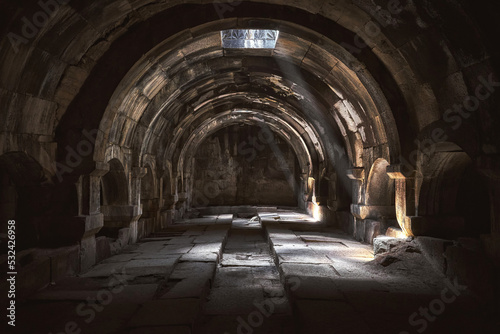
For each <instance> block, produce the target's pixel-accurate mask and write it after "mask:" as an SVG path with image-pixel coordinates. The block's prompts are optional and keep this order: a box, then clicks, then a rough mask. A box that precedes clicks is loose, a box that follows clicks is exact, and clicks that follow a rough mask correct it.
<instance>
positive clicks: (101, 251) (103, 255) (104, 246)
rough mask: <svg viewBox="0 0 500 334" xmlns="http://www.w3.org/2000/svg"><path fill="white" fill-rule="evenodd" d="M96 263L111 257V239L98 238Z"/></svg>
mask: <svg viewBox="0 0 500 334" xmlns="http://www.w3.org/2000/svg"><path fill="white" fill-rule="evenodd" d="M95 241H96V262H97V263H99V262H101V261H103V260H104V259H107V258H108V257H110V256H111V246H110V243H109V239H108V238H107V237H105V236H102V237H98V238H96V240H95Z"/></svg>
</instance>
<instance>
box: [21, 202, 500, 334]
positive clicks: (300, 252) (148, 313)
mask: <svg viewBox="0 0 500 334" xmlns="http://www.w3.org/2000/svg"><path fill="white" fill-rule="evenodd" d="M403 252H404V256H402V257H401V256H400V257H399V261H398V259H396V260H394V258H392V257H389V258H387V256H386V257H384V256H382V257H379V258H378V259H377V260H374V256H373V249H372V246H371V245H365V244H361V243H359V242H356V241H354V240H352V239H351V238H350V237H348V236H347V235H345V234H344V233H341V232H339V231H336V230H333V229H330V228H326V227H322V226H318V225H317V223H315V222H314V220H313V219H312V218H311V217H309V216H306V215H303V214H299V213H293V212H288V211H277V212H267V213H266V212H262V213H259V216H258V217H257V216H255V217H252V215H244V214H243V215H239V216H238V215H234V216H233V215H231V214H229V215H228V214H226V215H215V216H207V217H203V218H197V219H191V220H186V221H183V222H181V223H180V224H176V225H175V226H173V227H171V228H169V229H168V230H166V231H164V232H162V233H158V234H156V235H153V236H151V237H149V238H147V239H143V240H142V241H141V242H140V243H138V244H135V245H131V246H128V247H127V248H126V249H124V251H123V252H121V253H120V254H118V255H115V256H113V257H111V258H108V259H106V260H105V261H103V262H102V263H100V264H98V265H96V266H95V267H93V268H92V269H91V270H90V271H88V272H86V273H84V274H82V275H80V276H79V277H71V278H67V279H65V280H64V281H61V282H58V283H57V284H56V285H54V286H50V287H48V288H46V289H44V290H42V291H40V292H39V293H37V294H36V295H34V296H33V297H32V298H30V299H29V300H27V301H26V302H25V303H23V304H22V305H19V308H18V326H17V327H16V332H17V333H33V334H36V333H53V334H56V333H98V334H100V333H103V334H104V333H117V334H122V333H123V334H125V333H130V334H136V333H137V334H138V333H162V334H164V333H167V334H181V333H182V334H188V333H194V334H198V333H200V334H202V333H203V334H205V333H206V334H232V333H245V334H249V333H269V334H271V333H272V334H278V333H283V334H285V333H349V334H350V333H352V334H358V333H360V334H361V333H363V334H364V333H377V334H378V333H380V334H387V333H397V334H404V333H424V332H425V333H440V334H442V333H498V327H496V328H495V327H494V325H493V323H492V321H486V320H485V319H487V318H488V317H489V316H491V314H490V313H489V312H490V311H488V310H487V309H486V308H485V307H484V305H483V303H482V302H481V300H479V299H478V298H477V297H476V296H475V295H474V294H473V293H472V292H471V291H469V290H468V289H467V287H463V286H460V285H456V284H455V283H454V282H452V281H449V280H446V279H445V277H443V276H441V275H439V274H437V273H436V272H434V271H433V270H432V268H431V266H430V265H429V264H428V263H427V262H426V261H425V259H424V257H423V256H422V254H420V252H419V251H418V249H415V248H413V247H407V248H406V249H405V250H404V251H403ZM28 319H29V320H28Z"/></svg>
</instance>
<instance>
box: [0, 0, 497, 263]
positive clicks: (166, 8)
mask: <svg viewBox="0 0 500 334" xmlns="http://www.w3.org/2000/svg"><path fill="white" fill-rule="evenodd" d="M396 2H397V1H396ZM396 2H394V1H393V2H391V3H392V5H389V4H387V5H384V7H387V8H385V9H384V8H382V9H381V8H380V6H378V5H377V4H375V3H370V2H357V1H356V2H355V1H348V0H341V1H336V2H333V3H332V2H328V1H319V0H318V1H307V2H303V3H295V2H294V3H293V4H287V5H283V4H281V3H279V2H276V1H274V0H261V1H258V2H253V1H252V2H248V1H243V2H242V3H241V4H238V5H237V6H234V7H233V10H232V11H228V12H224V13H223V14H221V12H220V10H217V8H216V7H214V5H213V3H212V1H209V0H197V1H192V2H190V4H177V3H175V2H154V1H149V0H144V1H134V2H131V1H108V2H106V3H99V4H96V5H95V6H90V5H85V4H83V5H81V6H80V5H75V4H72V3H68V4H65V5H60V6H58V9H57V11H55V12H54V13H53V15H52V16H51V19H50V24H49V25H47V26H45V27H43V29H40V31H39V34H38V35H37V37H36V38H35V39H34V40H32V41H31V42H30V43H26V44H24V43H21V44H16V48H15V49H16V50H17V51H15V50H14V49H13V48H12V45H10V43H11V41H12V40H11V39H10V38H9V37H5V38H4V39H3V40H2V44H1V45H2V47H1V50H2V51H1V52H0V59H1V60H2V62H1V65H0V67H1V73H2V75H1V76H0V79H1V80H0V101H2V103H3V104H4V105H6V106H8V107H6V108H5V109H4V111H2V119H3V120H5V122H4V124H3V127H2V132H1V133H0V143H1V144H0V153H1V154H3V155H2V156H1V158H0V159H4V160H0V161H16V160H18V159H20V160H19V161H24V162H23V164H25V165H26V166H33V164H32V163H29V162H27V161H28V159H31V160H34V161H36V162H37V164H38V167H37V168H34V167H33V170H36V171H37V173H39V170H41V171H43V175H45V179H44V181H40V182H39V183H38V184H37V186H36V187H37V189H38V188H41V189H45V188H44V187H46V188H47V189H49V190H47V191H49V192H50V193H58V194H61V195H57V196H60V197H64V194H66V195H68V194H69V195H68V196H66V198H65V199H64V200H61V202H64V201H66V202H67V203H71V204H68V205H67V208H71V209H66V208H58V209H53V211H54V212H55V213H54V214H55V215H59V216H60V217H65V218H64V219H63V218H61V219H60V220H61V223H47V224H48V226H49V227H47V229H48V230H51V229H54V228H56V227H57V230H66V228H65V227H62V226H60V225H58V224H63V223H62V221H63V220H65V219H66V220H67V221H72V222H73V223H71V224H72V225H71V226H77V227H78V228H74V229H72V230H74V231H78V233H69V232H68V233H66V234H65V233H62V232H61V233H60V235H71V236H70V237H68V236H67V237H66V238H69V239H67V240H70V239H71V241H72V242H75V241H76V242H79V243H80V245H81V247H82V248H85V249H86V250H87V253H86V254H87V255H85V258H86V259H85V260H84V261H82V263H83V265H82V267H83V268H85V267H88V266H89V265H91V264H92V263H93V262H95V251H96V250H95V237H96V235H97V236H100V235H102V236H106V237H113V238H119V237H121V238H122V239H124V240H126V242H134V241H136V240H137V239H138V238H140V237H142V236H144V235H146V234H147V233H149V232H151V231H153V230H157V229H161V228H163V227H165V226H166V225H167V224H170V223H171V222H172V221H174V220H176V219H180V218H181V217H182V216H183V215H185V214H186V212H188V211H189V210H190V206H191V202H192V196H193V192H192V189H193V187H192V182H193V168H194V165H195V164H194V161H195V157H196V153H197V151H198V148H199V147H200V145H201V144H202V143H203V142H204V141H206V140H207V138H209V137H210V136H211V135H213V134H214V133H216V132H217V131H219V130H220V129H223V128H226V127H228V126H232V125H235V124H246V125H249V126H261V127H263V128H266V129H269V131H271V132H273V133H274V135H275V136H277V137H279V138H281V139H283V140H284V141H285V142H287V143H288V144H289V145H290V147H291V148H292V149H293V152H294V154H295V158H296V160H297V161H298V166H299V168H298V175H297V179H298V180H299V183H300V186H299V187H297V189H298V194H296V195H297V198H298V202H299V206H301V207H303V208H304V209H306V210H308V211H309V212H311V213H318V217H319V218H321V219H323V220H325V221H328V222H329V223H331V224H337V226H349V229H351V232H352V233H353V234H354V235H356V236H357V237H358V238H360V239H363V240H365V241H370V240H371V239H372V238H373V235H371V236H367V233H366V226H368V225H369V224H372V222H377V223H380V222H382V228H381V229H379V231H378V232H377V233H384V230H385V229H387V228H388V227H392V228H395V229H398V228H399V229H401V233H402V234H405V235H421V234H430V235H435V236H444V237H447V236H456V235H460V234H461V233H463V231H469V233H470V234H473V235H479V234H491V233H493V232H495V231H497V230H498V226H497V225H498V222H497V217H498V214H496V213H495V210H494V209H493V206H491V205H490V204H489V203H496V200H495V198H496V197H495V196H497V195H496V194H497V191H496V190H495V189H496V188H493V189H492V188H491V186H488V185H487V183H488V182H487V181H488V180H490V179H496V178H495V175H496V174H495V173H497V169H498V168H496V167H495V158H494V156H495V155H494V154H489V153H488V152H494V151H495V149H492V148H491V147H495V145H496V144H495V143H492V142H482V140H486V139H482V137H481V136H480V135H479V133H481V132H484V131H486V132H487V133H489V137H492V138H493V137H494V135H493V132H494V131H492V129H491V128H489V127H486V126H484V123H486V122H484V119H495V117H494V116H492V112H491V110H493V109H494V106H495V105H496V104H495V103H496V102H497V99H498V97H497V94H496V93H495V92H494V91H493V92H490V93H491V94H490V95H491V96H489V100H488V103H486V104H484V105H483V104H481V105H480V107H478V108H479V112H478V113H477V114H475V115H474V116H473V117H471V118H468V117H467V118H463V119H462V122H461V123H460V124H462V125H463V126H460V127H458V129H455V127H454V126H453V127H452V125H456V123H453V124H450V122H448V119H449V118H447V117H448V116H450V114H449V113H448V112H447V111H448V110H449V109H450V108H453V106H454V105H456V103H463V102H464V101H465V100H466V99H467V98H468V97H470V96H472V95H473V94H476V93H477V91H478V84H479V83H481V84H482V85H483V86H482V88H483V90H484V89H489V88H491V87H492V85H490V86H487V85H486V84H485V80H488V79H487V78H490V79H489V80H490V81H491V80H494V79H491V78H495V77H494V76H493V77H491V76H490V75H494V73H495V71H494V70H492V68H493V66H492V65H491V63H490V61H489V60H488V59H485V58H484V57H483V56H482V54H484V53H487V52H488V50H487V43H484V45H482V44H480V45H478V48H476V49H474V51H471V50H469V51H468V52H465V53H464V45H465V44H466V43H469V42H471V41H470V40H467V41H462V40H456V39H453V40H450V39H448V38H447V32H446V31H445V30H440V29H438V28H435V29H434V28H432V29H431V28H429V27H432V26H434V23H435V22H436V20H437V19H436V17H435V16H433V15H438V16H439V17H441V16H442V17H448V16H447V15H450V14H449V13H455V14H457V13H458V14H457V16H456V17H458V18H463V15H465V14H463V13H462V12H461V11H460V10H459V8H457V7H456V6H455V4H452V3H450V4H448V5H447V6H445V8H441V7H439V8H434V10H429V8H430V7H432V6H433V5H432V4H430V3H429V4H427V3H426V5H425V6H424V5H417V4H412V3H413V2H411V3H410V2H406V3H404V4H403V3H399V2H397V3H396ZM377 6H378V7H377ZM96 8H98V9H99V10H97V9H96ZM36 10H37V9H36V8H35V7H29V6H28V7H27V8H26V9H25V11H21V12H20V13H19V14H18V15H17V16H14V18H13V20H12V22H11V24H10V25H9V29H11V30H12V31H18V30H22V27H19V22H24V21H21V20H20V18H21V17H22V15H28V14H29V15H31V14H33V11H36ZM96 12H99V13H105V14H102V15H95V13H96ZM263 13H265V15H264V14H263ZM436 13H438V14H436ZM29 15H28V16H29ZM454 17H455V16H454ZM16 22H17V23H16ZM463 22H464V20H459V19H457V22H455V23H456V24H457V25H462V24H463ZM467 22H468V25H470V29H472V30H474V31H475V29H477V27H476V26H475V25H474V24H473V23H472V22H470V21H467ZM227 29H273V30H278V31H279V32H280V33H279V39H278V41H277V44H276V48H275V49H273V50H239V51H238V52H236V51H234V50H228V49H224V48H223V47H222V44H221V35H220V32H221V31H222V30H227ZM61 31H64V33H63V34H61V33H60V32H61ZM10 36H12V35H10ZM55 36H57V37H58V38H55ZM476 44H477V41H474V45H476ZM477 52H479V53H480V54H478V53H477ZM478 75H479V76H478ZM481 78H482V79H481ZM485 78H486V79H485ZM493 86H494V85H493ZM480 91H481V90H480ZM481 96H485V95H484V94H482V95H481ZM490 109H491V110H490ZM34 111H36V112H34ZM453 120H455V121H456V118H453ZM472 120H477V121H478V122H475V121H472ZM481 121H482V122H481ZM477 124H483V125H477ZM436 131H441V132H440V134H441V135H440V136H437V137H442V138H444V137H447V140H446V141H444V142H435V143H432V145H433V147H434V150H433V152H431V153H430V154H428V152H427V153H426V151H425V150H423V149H422V146H425V145H424V144H423V143H424V142H423V141H420V140H421V139H422V138H424V139H429V138H434V137H435V136H434V134H435V133H436ZM486 137H488V136H486ZM464 138H467V139H464ZM468 139H470V140H468ZM485 148H490V149H485ZM13 152H14V153H13ZM21 152H22V153H21ZM18 154H21V155H20V156H22V155H23V154H24V155H25V156H26V157H29V158H26V157H24V158H22V159H21V158H16V157H15V155H18ZM492 156H493V157H492ZM31 160H30V161H31ZM408 161H410V162H408ZM9 164H10V163H8V162H5V163H3V162H2V165H1V166H4V167H2V168H3V169H2V170H3V172H2V173H3V174H2V187H3V188H4V189H5V190H4V193H5V194H7V195H5V197H6V198H7V199H5V200H3V199H2V208H5V212H7V213H8V214H9V215H11V214H14V213H13V212H18V211H19V212H22V211H23V210H20V209H18V207H24V208H26V207H30V205H31V204H30V203H32V201H30V200H29V199H28V198H27V197H26V199H22V200H18V198H20V197H19V196H20V195H19V194H18V192H19V191H21V190H20V189H21V188H22V187H23V186H21V185H18V183H19V182H20V181H18V177H17V178H16V176H15V173H14V172H13V171H12V168H11V167H8V166H10V165H9ZM492 166H493V167H492ZM27 168H28V169H32V167H27ZM26 173H29V172H26ZM469 176H470V177H469ZM462 179H463V180H465V181H463V182H461V181H459V180H462ZM42 184H43V185H42ZM493 187H495V186H493ZM13 189H16V190H13ZM44 191H45V190H44ZM471 193H472V194H475V196H467V195H463V194H471ZM40 196H42V197H43V196H44V195H40ZM57 196H56V197H57ZM476 200H477V201H476ZM54 202H57V201H54ZM466 203H472V204H470V206H471V207H477V208H480V209H479V210H480V211H481V214H480V217H478V219H479V220H480V222H479V223H477V222H474V218H473V216H474V215H473V212H472V211H471V210H469V211H467V210H464V209H463V208H464V207H465V206H466ZM12 207H16V209H15V210H14V209H12ZM47 210H48V211H50V210H49V209H47ZM58 210H59V211H58ZM35 211H36V210H35ZM33 212H34V211H33ZM57 212H60V213H57ZM485 212H489V214H486V213H485ZM347 213H348V214H347ZM15 215H17V213H15ZM41 215H42V216H45V218H44V220H45V221H49V220H50V219H48V218H47V217H49V215H48V214H47V213H46V212H42V213H41ZM75 217H76V218H75ZM457 217H462V219H460V218H457ZM464 217H465V218H464ZM70 218H71V219H70ZM2 226H3V225H2ZM450 226H451V227H450ZM120 231H121V232H120ZM124 231H126V233H125V232H124ZM124 233H125V234H126V235H125V237H123V234H124ZM37 243H38V241H33V242H32V245H36V244H37Z"/></svg>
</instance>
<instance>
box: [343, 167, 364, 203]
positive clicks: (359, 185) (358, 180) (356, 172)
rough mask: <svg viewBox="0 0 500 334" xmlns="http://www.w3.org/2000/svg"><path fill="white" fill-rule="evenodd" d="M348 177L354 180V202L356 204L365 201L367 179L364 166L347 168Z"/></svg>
mask: <svg viewBox="0 0 500 334" xmlns="http://www.w3.org/2000/svg"><path fill="white" fill-rule="evenodd" d="M347 177H348V178H349V179H351V180H353V182H352V202H353V203H354V204H362V203H363V183H364V181H365V169H364V168H352V169H348V170H347Z"/></svg>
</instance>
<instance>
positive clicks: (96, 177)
mask: <svg viewBox="0 0 500 334" xmlns="http://www.w3.org/2000/svg"><path fill="white" fill-rule="evenodd" d="M108 171H109V165H108V164H107V163H96V168H95V170H94V171H93V172H92V173H91V174H89V175H82V176H80V179H79V181H78V183H77V189H78V197H79V203H80V205H79V218H81V219H83V220H84V221H85V231H84V234H83V236H82V239H81V241H80V271H84V270H87V269H88V268H90V267H91V266H93V265H94V264H95V263H96V241H95V235H96V234H97V233H98V232H99V230H100V229H101V228H102V227H103V225H104V219H103V214H102V213H101V212H100V188H101V184H100V182H101V177H103V176H104V175H105V174H106V173H107V172H108Z"/></svg>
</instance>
